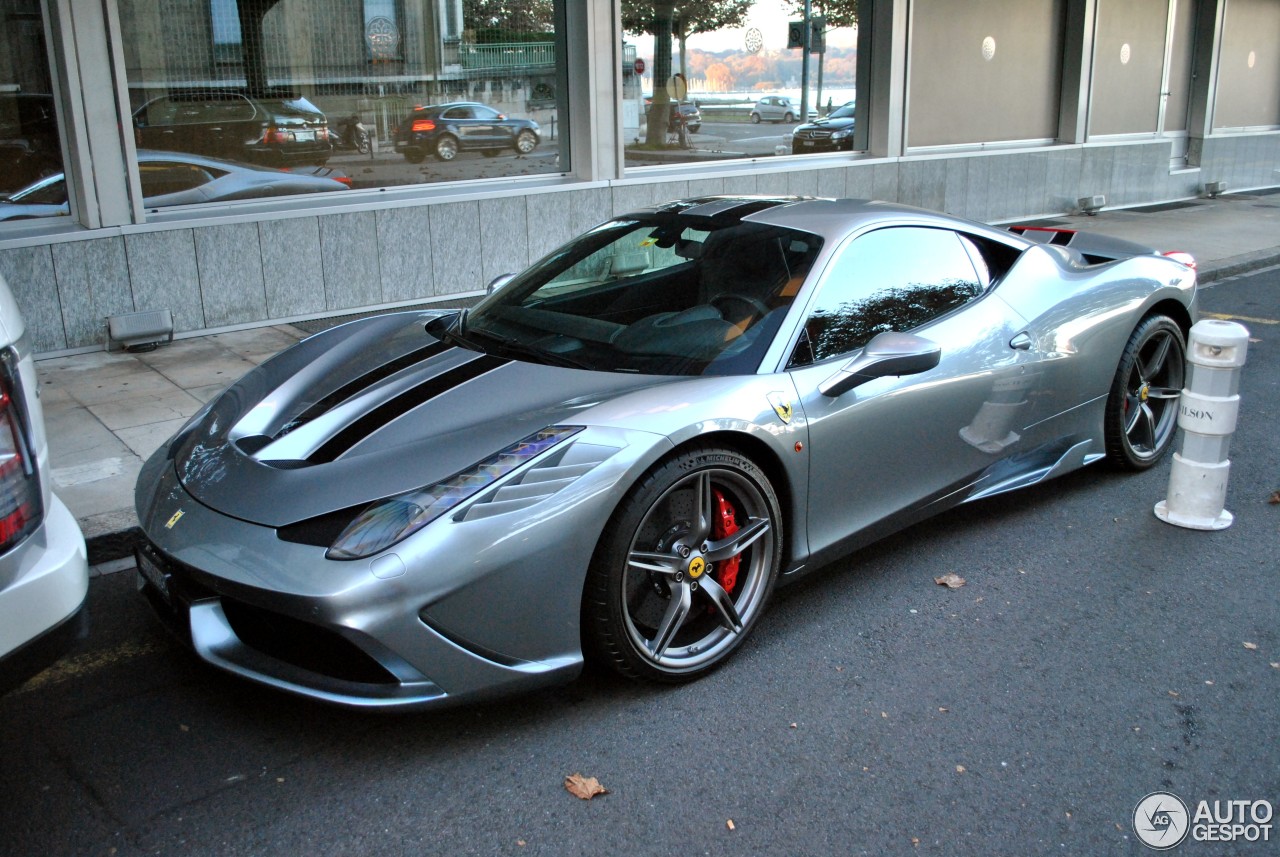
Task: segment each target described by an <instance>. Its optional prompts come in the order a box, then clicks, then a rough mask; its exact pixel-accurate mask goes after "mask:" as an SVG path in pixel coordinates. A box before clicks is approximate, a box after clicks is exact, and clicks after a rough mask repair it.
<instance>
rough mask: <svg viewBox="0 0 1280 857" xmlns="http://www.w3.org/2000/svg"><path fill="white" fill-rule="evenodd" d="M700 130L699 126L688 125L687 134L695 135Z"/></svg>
mask: <svg viewBox="0 0 1280 857" xmlns="http://www.w3.org/2000/svg"><path fill="white" fill-rule="evenodd" d="M701 130H702V126H701V125H690V126H689V133H690V134H697V133H698V132H699V131H701Z"/></svg>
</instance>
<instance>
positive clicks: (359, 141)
mask: <svg viewBox="0 0 1280 857" xmlns="http://www.w3.org/2000/svg"><path fill="white" fill-rule="evenodd" d="M372 148H373V145H372V144H371V143H370V142H369V132H368V131H366V130H364V129H363V128H357V129H356V151H357V152H359V153H360V154H362V155H367V154H369V152H370V150H371V149H372Z"/></svg>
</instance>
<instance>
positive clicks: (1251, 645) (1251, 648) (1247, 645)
mask: <svg viewBox="0 0 1280 857" xmlns="http://www.w3.org/2000/svg"><path fill="white" fill-rule="evenodd" d="M1244 647H1245V648H1246V649H1248V650H1249V651H1251V652H1254V651H1257V649H1258V644H1257V643H1245V644H1244Z"/></svg>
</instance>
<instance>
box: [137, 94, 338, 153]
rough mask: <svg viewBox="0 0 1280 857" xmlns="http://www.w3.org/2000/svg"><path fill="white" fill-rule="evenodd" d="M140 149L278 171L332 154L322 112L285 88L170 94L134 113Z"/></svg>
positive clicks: (152, 101)
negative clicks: (279, 168) (216, 159)
mask: <svg viewBox="0 0 1280 857" xmlns="http://www.w3.org/2000/svg"><path fill="white" fill-rule="evenodd" d="M133 127H134V133H135V138H136V141H137V143H138V146H139V147H140V148H147V149H159V150H163V151H170V152H174V151H176V152H191V153H192V154H196V155H208V156H210V157H215V158H226V159H227V160H230V161H240V162H242V163H249V164H259V165H261V166H268V167H282V166H290V165H294V164H323V163H324V162H325V161H327V160H328V159H329V154H330V152H332V151H333V144H332V141H331V140H330V139H329V123H328V120H326V119H325V115H324V113H322V112H321V111H320V108H318V107H316V106H315V105H314V104H312V103H311V102H310V101H308V100H307V99H305V98H303V97H302V96H300V95H298V94H297V93H295V92H289V91H288V90H279V89H272V90H267V91H266V92H264V93H262V94H260V95H250V94H249V93H247V92H245V91H244V90H241V89H217V90H174V91H172V92H170V93H169V94H168V95H162V96H160V97H159V98H153V99H152V100H151V101H148V102H147V103H146V104H144V105H142V106H141V107H139V108H138V109H137V110H135V111H134V113H133Z"/></svg>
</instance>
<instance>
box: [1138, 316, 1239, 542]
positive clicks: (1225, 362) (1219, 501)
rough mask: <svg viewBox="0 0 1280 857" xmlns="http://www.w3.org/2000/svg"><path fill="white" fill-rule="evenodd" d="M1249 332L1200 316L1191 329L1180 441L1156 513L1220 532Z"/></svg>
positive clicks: (1227, 522)
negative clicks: (1229, 451) (1163, 496)
mask: <svg viewBox="0 0 1280 857" xmlns="http://www.w3.org/2000/svg"><path fill="white" fill-rule="evenodd" d="M1248 349H1249V331H1248V330H1246V329H1245V327H1244V326H1243V325H1240V324H1237V323H1236V322H1234V321H1218V320H1216V319H1205V320H1204V321H1200V322H1197V323H1196V324H1195V326H1194V327H1192V328H1191V339H1190V341H1189V342H1188V343H1187V363H1188V366H1189V368H1188V370H1187V381H1186V388H1185V389H1184V390H1183V391H1182V397H1181V399H1180V400H1179V402H1178V427H1179V428H1181V429H1182V440H1181V443H1180V444H1179V446H1178V450H1177V452H1175V453H1174V454H1173V469H1172V470H1171V471H1170V473H1169V493H1168V497H1167V498H1166V499H1164V500H1161V501H1160V502H1159V503H1157V504H1156V508H1155V513H1156V517H1158V518H1159V519H1160V520H1162V521H1164V522H1166V523H1169V524H1174V525H1176V526H1179V527H1187V528H1188V529H1192V530H1223V529H1226V528H1227V527H1229V526H1231V522H1232V520H1234V519H1233V517H1232V515H1231V513H1230V512H1228V511H1226V510H1225V509H1224V508H1223V506H1224V504H1225V503H1226V499H1227V475H1228V473H1229V472H1230V470H1231V462H1230V461H1229V460H1228V459H1227V451H1228V449H1229V447H1230V445H1231V435H1232V434H1234V433H1235V430H1236V416H1237V414H1238V412H1239V409H1240V393H1239V390H1240V369H1241V367H1242V366H1244V358H1245V352H1246V351H1248Z"/></svg>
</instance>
